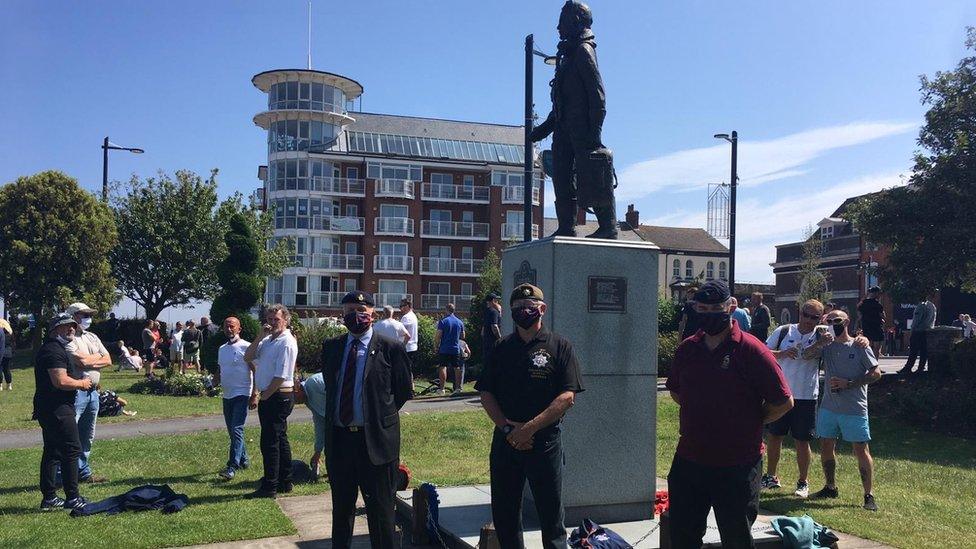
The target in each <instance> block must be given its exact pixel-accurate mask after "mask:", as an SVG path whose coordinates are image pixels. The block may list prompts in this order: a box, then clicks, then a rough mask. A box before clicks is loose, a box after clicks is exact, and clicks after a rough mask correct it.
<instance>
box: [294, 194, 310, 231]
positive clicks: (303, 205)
mask: <svg viewBox="0 0 976 549" xmlns="http://www.w3.org/2000/svg"><path fill="white" fill-rule="evenodd" d="M296 226H297V228H299V229H307V228H308V199H307V198H299V199H298V219H297V225H296Z"/></svg>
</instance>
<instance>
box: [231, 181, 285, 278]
mask: <svg viewBox="0 0 976 549" xmlns="http://www.w3.org/2000/svg"><path fill="white" fill-rule="evenodd" d="M235 214H240V215H242V216H243V219H244V221H246V222H247V224H248V225H249V226H250V232H251V235H252V236H251V237H252V238H253V239H254V242H255V243H257V245H258V246H257V248H258V267H257V275H258V276H259V277H261V279H262V282H261V284H262V286H261V293H262V294H263V293H264V283H265V281H266V280H267V279H268V278H275V277H278V276H281V272H282V270H284V268H285V267H287V266H289V265H290V264H291V263H292V255H293V254H294V251H293V250H294V242H293V241H292V239H291V238H289V237H286V238H279V239H275V238H274V208H273V207H272V208H271V209H269V210H262V209H260V208H257V207H254V206H248V205H245V204H244V196H243V195H242V194H241V193H239V192H235V193H234V194H233V195H231V196H230V197H229V198H227V199H226V200H224V201H223V202H221V203H220V205H219V206H218V207H217V214H216V222H217V226H218V228H219V230H220V231H221V234H223V233H226V232H227V230H228V229H229V228H230V219H231V217H233V216H234V215H235ZM226 254H227V250H226V247H225V250H224V252H223V253H222V254H221V257H225V256H226Z"/></svg>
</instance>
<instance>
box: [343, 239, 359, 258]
mask: <svg viewBox="0 0 976 549" xmlns="http://www.w3.org/2000/svg"><path fill="white" fill-rule="evenodd" d="M345 250H346V255H359V243H358V242H346V245H345Z"/></svg>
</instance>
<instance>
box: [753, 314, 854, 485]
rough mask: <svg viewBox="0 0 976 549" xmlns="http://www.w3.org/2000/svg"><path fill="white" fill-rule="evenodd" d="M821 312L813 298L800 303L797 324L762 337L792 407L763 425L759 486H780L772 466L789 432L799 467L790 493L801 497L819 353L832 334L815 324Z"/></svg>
mask: <svg viewBox="0 0 976 549" xmlns="http://www.w3.org/2000/svg"><path fill="white" fill-rule="evenodd" d="M823 311H824V306H823V304H822V303H821V302H819V301H817V300H816V299H810V300H808V301H806V302H805V303H803V304H802V305H801V306H800V322H799V323H798V324H783V325H781V326H779V327H778V328H776V329H775V330H773V333H772V334H770V335H769V338H768V339H767V340H766V347H768V348H769V350H770V351H772V353H773V356H774V357H776V361H777V362H778V363H779V366H780V368H781V369H782V370H783V376H784V377H785V378H786V382H787V383H788V384H789V386H790V392H792V393H793V409H792V410H790V411H789V412H787V413H786V414H785V415H784V416H783V417H781V418H779V419H778V420H776V421H774V422H772V423H770V424H769V425H767V426H766V429H767V431H768V433H769V436H768V437H767V440H766V451H767V456H768V461H767V471H766V474H764V475H763V476H762V481H761V482H762V487H763V488H766V489H774V488H779V487H780V486H781V484H780V481H779V476H777V475H776V468H777V466H778V465H779V456H780V450H781V449H782V447H783V439H784V438H786V435H792V436H793V441H794V444H795V445H796V462H797V467H798V469H799V478H798V479H797V481H796V491H794V492H793V493H794V494H795V495H797V496H799V497H801V498H805V497H807V496H809V495H810V485H809V478H808V476H807V475H808V473H809V471H810V456H811V453H810V441H811V440H813V439H814V438H816V437H817V429H816V420H817V396H818V395H819V392H820V354H821V350H822V349H823V347H825V346H827V345H829V344H830V343H832V342H833V340H834V335H833V333H831V332H830V331H829V330H826V329H825V327H823V326H818V324H819V322H820V319H821V318H822V317H823ZM855 344H856V345H858V346H860V347H864V346H867V345H868V340H867V338H865V337H860V338H858V340H856V341H855Z"/></svg>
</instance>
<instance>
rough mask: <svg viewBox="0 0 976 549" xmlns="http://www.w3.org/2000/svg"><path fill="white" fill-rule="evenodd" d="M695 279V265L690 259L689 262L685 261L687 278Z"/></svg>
mask: <svg viewBox="0 0 976 549" xmlns="http://www.w3.org/2000/svg"><path fill="white" fill-rule="evenodd" d="M694 277H695V264H694V263H692V262H691V260H690V259H689V260H688V261H685V278H694Z"/></svg>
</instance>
